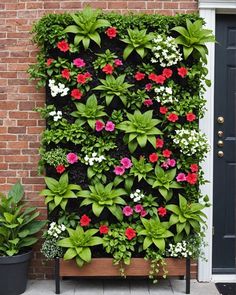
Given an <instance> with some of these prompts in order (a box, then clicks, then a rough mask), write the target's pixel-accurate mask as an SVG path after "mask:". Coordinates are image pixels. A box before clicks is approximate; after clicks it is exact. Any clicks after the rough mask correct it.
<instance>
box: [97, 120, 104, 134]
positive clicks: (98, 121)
mask: <svg viewBox="0 0 236 295" xmlns="http://www.w3.org/2000/svg"><path fill="white" fill-rule="evenodd" d="M104 127H105V124H104V123H103V122H102V121H100V120H97V121H96V123H95V129H96V131H98V132H99V131H102V129H103V128H104Z"/></svg>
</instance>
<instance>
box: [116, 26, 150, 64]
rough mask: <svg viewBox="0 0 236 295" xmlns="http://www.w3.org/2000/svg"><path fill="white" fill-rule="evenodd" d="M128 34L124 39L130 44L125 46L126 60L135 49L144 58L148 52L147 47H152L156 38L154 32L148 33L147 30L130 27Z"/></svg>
mask: <svg viewBox="0 0 236 295" xmlns="http://www.w3.org/2000/svg"><path fill="white" fill-rule="evenodd" d="M127 32H128V35H126V36H125V38H124V39H122V40H121V41H123V42H124V43H126V44H128V45H127V46H126V47H125V50H124V53H123V58H124V60H126V59H127V58H128V56H129V55H130V54H131V53H132V52H133V51H134V50H135V51H136V52H137V53H138V55H140V56H141V58H144V57H145V55H146V54H147V49H152V46H153V45H152V43H151V41H152V39H153V38H154V34H153V33H148V34H147V30H138V29H134V30H132V29H128V30H127Z"/></svg>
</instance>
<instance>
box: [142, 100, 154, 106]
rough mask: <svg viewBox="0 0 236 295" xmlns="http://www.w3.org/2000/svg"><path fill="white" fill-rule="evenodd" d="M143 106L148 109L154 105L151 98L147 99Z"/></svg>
mask: <svg viewBox="0 0 236 295" xmlns="http://www.w3.org/2000/svg"><path fill="white" fill-rule="evenodd" d="M143 104H144V105H145V106H146V107H149V106H151V105H153V101H152V99H151V98H149V99H145V100H144V102H143Z"/></svg>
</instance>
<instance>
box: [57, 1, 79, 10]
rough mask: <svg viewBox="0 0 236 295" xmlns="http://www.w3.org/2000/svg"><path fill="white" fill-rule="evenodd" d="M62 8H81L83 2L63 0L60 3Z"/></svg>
mask: <svg viewBox="0 0 236 295" xmlns="http://www.w3.org/2000/svg"><path fill="white" fill-rule="evenodd" d="M60 6H61V8H62V9H81V7H82V6H81V2H80V1H77V2H63V1H61V4H60Z"/></svg>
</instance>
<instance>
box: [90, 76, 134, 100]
mask: <svg viewBox="0 0 236 295" xmlns="http://www.w3.org/2000/svg"><path fill="white" fill-rule="evenodd" d="M100 82H101V83H102V84H101V85H98V86H97V87H95V88H94V90H100V91H101V97H105V99H106V104H107V105H109V104H110V103H111V102H112V100H113V98H114V97H115V96H116V97H119V98H120V100H121V101H122V102H123V104H124V105H126V104H127V92H128V89H129V88H130V87H132V86H133V85H132V84H129V83H127V82H125V75H120V76H119V77H117V78H115V77H114V76H112V75H107V76H106V80H104V79H101V80H100Z"/></svg>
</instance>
